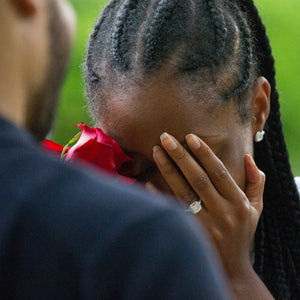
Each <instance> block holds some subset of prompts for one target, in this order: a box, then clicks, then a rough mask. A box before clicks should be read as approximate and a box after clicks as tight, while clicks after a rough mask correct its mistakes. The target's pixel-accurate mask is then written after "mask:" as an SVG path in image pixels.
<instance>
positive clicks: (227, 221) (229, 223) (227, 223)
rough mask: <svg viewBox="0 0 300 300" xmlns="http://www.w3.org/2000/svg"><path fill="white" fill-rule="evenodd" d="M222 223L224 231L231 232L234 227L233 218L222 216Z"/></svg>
mask: <svg viewBox="0 0 300 300" xmlns="http://www.w3.org/2000/svg"><path fill="white" fill-rule="evenodd" d="M222 223H223V226H224V228H225V229H226V231H229V232H231V231H232V230H233V229H234V228H235V227H236V226H235V222H234V220H233V217H232V216H231V215H229V214H224V215H223V219H222Z"/></svg>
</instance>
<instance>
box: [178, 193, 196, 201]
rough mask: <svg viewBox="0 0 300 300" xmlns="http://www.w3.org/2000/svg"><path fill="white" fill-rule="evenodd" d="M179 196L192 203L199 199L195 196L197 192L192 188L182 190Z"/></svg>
mask: <svg viewBox="0 0 300 300" xmlns="http://www.w3.org/2000/svg"><path fill="white" fill-rule="evenodd" d="M178 196H179V198H180V199H181V200H183V201H184V202H186V203H188V204H191V203H193V202H194V201H196V200H198V199H196V197H195V193H194V192H193V191H191V190H189V191H188V190H185V191H181V192H180V193H179V195H178Z"/></svg>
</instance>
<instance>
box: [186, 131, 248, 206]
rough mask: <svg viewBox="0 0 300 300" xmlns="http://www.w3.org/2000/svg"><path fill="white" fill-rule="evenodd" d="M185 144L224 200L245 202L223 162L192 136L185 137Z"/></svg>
mask: <svg viewBox="0 0 300 300" xmlns="http://www.w3.org/2000/svg"><path fill="white" fill-rule="evenodd" d="M186 142H187V145H188V146H189V148H190V149H191V151H192V152H193V153H194V154H195V156H196V157H197V159H198V160H199V162H200V164H201V166H202V167H203V168H204V170H205V171H206V173H207V174H208V176H209V178H210V180H211V181H212V183H213V185H214V186H215V188H216V189H217V191H218V192H219V193H220V194H221V195H222V196H223V197H224V198H225V199H228V200H231V201H238V202H240V201H241V199H244V200H246V199H245V198H246V197H245V194H244V192H243V191H242V190H241V189H240V188H239V186H238V185H237V183H236V182H235V181H234V179H233V178H232V176H231V175H230V173H229V172H228V170H227V168H226V167H225V166H224V164H223V162H222V161H221V160H220V159H219V158H218V157H217V156H216V155H215V153H214V152H213V151H212V150H211V149H210V147H209V146H208V145H207V144H206V143H204V142H203V141H202V140H201V139H200V138H199V137H197V136H196V135H194V134H189V135H187V137H186Z"/></svg>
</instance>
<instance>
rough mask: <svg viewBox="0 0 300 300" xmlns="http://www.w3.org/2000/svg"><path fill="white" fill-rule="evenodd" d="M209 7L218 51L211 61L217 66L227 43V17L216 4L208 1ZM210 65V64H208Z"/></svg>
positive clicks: (210, 0)
mask: <svg viewBox="0 0 300 300" xmlns="http://www.w3.org/2000/svg"><path fill="white" fill-rule="evenodd" d="M207 6H208V8H209V11H210V15H211V18H212V20H213V24H214V26H215V34H214V36H215V41H216V42H215V43H216V51H215V54H214V55H212V56H211V57H210V60H211V61H212V62H214V63H215V64H217V63H218V62H219V59H220V58H221V56H222V54H223V53H224V50H225V43H226V37H227V27H226V22H225V17H224V15H223V12H222V10H221V8H219V7H217V6H216V2H215V1H212V0H209V1H207ZM207 64H208V63H207Z"/></svg>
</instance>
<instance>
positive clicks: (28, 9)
mask: <svg viewBox="0 0 300 300" xmlns="http://www.w3.org/2000/svg"><path fill="white" fill-rule="evenodd" d="M10 2H11V4H12V5H13V6H14V7H15V9H16V11H17V12H18V13H19V14H21V15H22V16H25V17H30V16H33V15H35V14H36V12H37V6H36V0H10Z"/></svg>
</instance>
